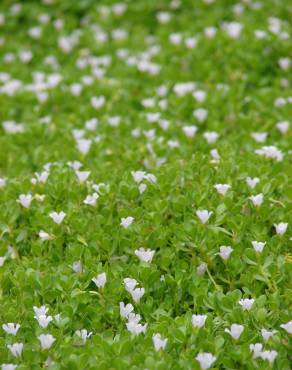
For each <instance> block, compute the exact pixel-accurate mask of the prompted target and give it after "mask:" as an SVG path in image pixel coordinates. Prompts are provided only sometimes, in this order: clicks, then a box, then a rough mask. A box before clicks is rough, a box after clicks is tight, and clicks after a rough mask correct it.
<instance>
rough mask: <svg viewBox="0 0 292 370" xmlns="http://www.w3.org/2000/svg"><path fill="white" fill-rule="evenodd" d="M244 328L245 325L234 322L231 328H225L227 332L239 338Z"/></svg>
mask: <svg viewBox="0 0 292 370" xmlns="http://www.w3.org/2000/svg"><path fill="white" fill-rule="evenodd" d="M243 330H244V326H243V325H238V324H232V325H231V327H230V329H225V332H226V333H228V334H230V335H231V336H232V338H233V339H236V340H237V339H239V337H240V336H241V334H242V332H243Z"/></svg>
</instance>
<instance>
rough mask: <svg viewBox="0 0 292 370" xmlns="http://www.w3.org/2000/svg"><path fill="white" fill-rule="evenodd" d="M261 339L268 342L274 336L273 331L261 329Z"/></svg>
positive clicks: (274, 332)
mask: <svg viewBox="0 0 292 370" xmlns="http://www.w3.org/2000/svg"><path fill="white" fill-rule="evenodd" d="M261 334H262V337H263V339H264V341H268V340H269V339H270V338H271V337H272V336H273V335H274V334H276V331H275V330H267V329H262V330H261Z"/></svg>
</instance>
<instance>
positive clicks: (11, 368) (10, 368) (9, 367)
mask: <svg viewBox="0 0 292 370" xmlns="http://www.w3.org/2000/svg"><path fill="white" fill-rule="evenodd" d="M16 368H17V365H14V364H2V365H1V370H15V369H16Z"/></svg>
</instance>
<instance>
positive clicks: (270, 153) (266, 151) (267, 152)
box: [255, 145, 284, 162]
mask: <svg viewBox="0 0 292 370" xmlns="http://www.w3.org/2000/svg"><path fill="white" fill-rule="evenodd" d="M255 152H256V154H258V155H260V156H263V157H265V158H268V159H275V160H276V161H277V162H280V161H282V160H283V158H284V155H283V153H282V152H281V150H279V149H278V148H276V147H275V146H273V145H270V146H263V147H262V148H261V149H257V150H256V151H255Z"/></svg>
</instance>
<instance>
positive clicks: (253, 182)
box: [245, 177, 260, 189]
mask: <svg viewBox="0 0 292 370" xmlns="http://www.w3.org/2000/svg"><path fill="white" fill-rule="evenodd" d="M245 181H246V183H247V185H248V186H249V187H250V188H251V189H254V188H255V187H256V185H257V184H258V183H259V182H260V179H259V178H258V177H254V178H253V179H252V178H251V177H247V178H246V179H245Z"/></svg>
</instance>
